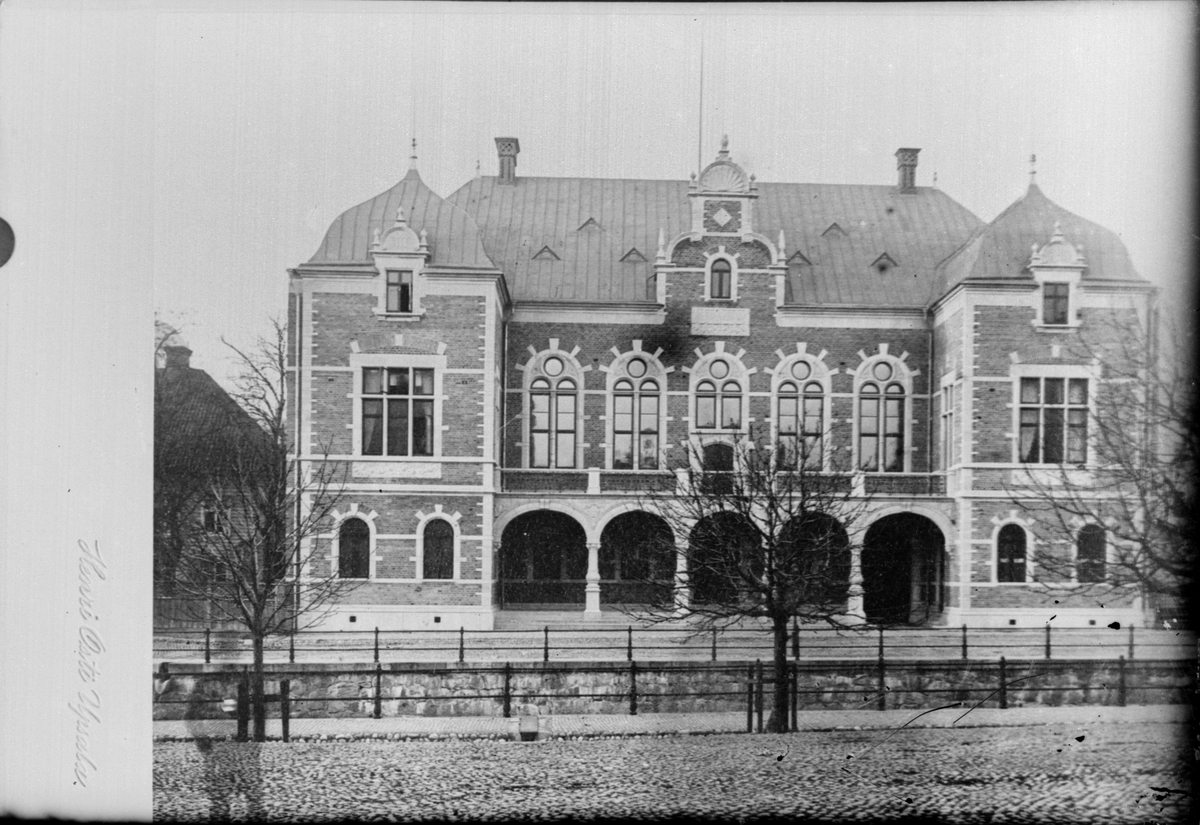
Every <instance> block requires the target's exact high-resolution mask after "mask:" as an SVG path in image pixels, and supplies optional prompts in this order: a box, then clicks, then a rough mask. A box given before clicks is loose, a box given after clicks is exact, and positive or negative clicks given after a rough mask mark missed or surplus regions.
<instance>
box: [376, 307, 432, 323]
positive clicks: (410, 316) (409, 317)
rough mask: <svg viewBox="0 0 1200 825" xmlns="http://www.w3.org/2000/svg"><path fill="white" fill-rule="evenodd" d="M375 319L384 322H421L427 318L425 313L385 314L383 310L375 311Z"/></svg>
mask: <svg viewBox="0 0 1200 825" xmlns="http://www.w3.org/2000/svg"><path fill="white" fill-rule="evenodd" d="M374 312H375V317H377V318H379V319H380V320H382V321H420V320H421V319H423V318H424V317H425V311H424V310H422V311H420V312H384V311H382V310H379V309H376V310H374Z"/></svg>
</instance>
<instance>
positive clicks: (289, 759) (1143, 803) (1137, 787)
mask: <svg viewBox="0 0 1200 825" xmlns="http://www.w3.org/2000/svg"><path fill="white" fill-rule="evenodd" d="M1187 735H1188V731H1187V729H1186V727H1184V726H1182V725H1168V724H1144V725H1143V724H1108V725H1105V724H1099V723H1097V724H1090V725H1086V726H1078V725H1070V724H1050V725H1046V726H1040V727H1026V728H968V729H949V728H935V729H926V730H911V729H905V730H900V731H898V732H895V733H892V732H889V731H857V732H829V733H800V734H787V735H746V734H741V735H725V734H722V735H711V736H661V737H639V738H631V739H599V740H590V741H578V740H557V741H542V742H527V743H523V742H507V741H461V742H417V741H413V742H393V741H379V740H373V741H367V740H361V741H350V742H309V743H302V744H301V743H291V744H283V743H280V742H273V743H265V744H261V745H254V744H236V743H232V742H218V743H215V744H213V745H212V746H211V749H210V750H207V751H202V750H201V749H200V747H199V746H198V745H197V743H195V742H156V743H155V745H154V815H155V818H156V819H160V820H203V819H207V818H209V816H210V815H214V814H215V815H217V816H222V817H225V816H232V817H233V818H234V819H240V818H251V819H259V818H262V819H267V820H275V821H311V820H332V819H343V818H350V819H374V820H401V821H403V820H411V819H444V820H452V819H467V820H488V819H517V820H530V819H557V818H571V819H591V818H601V817H603V818H610V817H619V818H651V817H652V818H660V819H661V818H667V817H675V816H683V817H702V818H705V819H712V818H720V819H729V818H734V819H753V818H772V819H776V818H781V817H806V818H815V819H818V820H820V821H864V822H879V821H888V820H906V821H922V822H929V821H932V822H937V821H945V822H980V823H983V822H1056V823H1057V822H1071V823H1074V822H1089V823H1091V822H1096V823H1110V822H1111V823H1157V822H1189V821H1194V820H1193V819H1192V818H1191V817H1192V815H1193V813H1194V812H1193V811H1192V803H1191V797H1190V795H1189V791H1190V789H1191V781H1190V776H1191V773H1190V771H1191V753H1192V750H1191V748H1190V747H1189V744H1188V740H1187V738H1186V737H1187ZM214 800H215V801H214Z"/></svg>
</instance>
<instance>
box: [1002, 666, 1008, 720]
mask: <svg viewBox="0 0 1200 825" xmlns="http://www.w3.org/2000/svg"><path fill="white" fill-rule="evenodd" d="M1007 709H1008V673H1007V668H1006V663H1005V661H1004V657H1003V656H1001V657H1000V710H1007Z"/></svg>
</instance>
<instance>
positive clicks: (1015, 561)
mask: <svg viewBox="0 0 1200 825" xmlns="http://www.w3.org/2000/svg"><path fill="white" fill-rule="evenodd" d="M1025 541H1026V538H1025V529H1024V528H1023V527H1021V526H1020V525H1019V524H1006V525H1004V526H1003V527H1001V528H1000V532H999V533H998V534H997V535H996V581H998V582H1023V581H1025V562H1026V550H1025Z"/></svg>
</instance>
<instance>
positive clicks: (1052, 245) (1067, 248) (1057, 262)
mask: <svg viewBox="0 0 1200 825" xmlns="http://www.w3.org/2000/svg"><path fill="white" fill-rule="evenodd" d="M1085 265H1086V264H1085V263H1084V260H1083V254H1082V252H1081V251H1080V250H1079V249H1076V248H1075V247H1074V246H1073V245H1072V244H1071V242H1070V241H1068V240H1066V239H1065V238H1064V237H1063V233H1062V227H1061V226H1060V225H1059V224H1058V221H1055V222H1054V234H1053V235H1052V236H1051V237H1050V242H1049V243H1048V244H1046V245H1045V246H1043V247H1042V248H1041V249H1038V248H1037V244H1036V243H1035V244H1034V245H1033V254H1032V256H1031V258H1030V261H1029V266H1030V268H1033V267H1042V266H1058V267H1070V268H1082V267H1084V266H1085Z"/></svg>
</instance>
